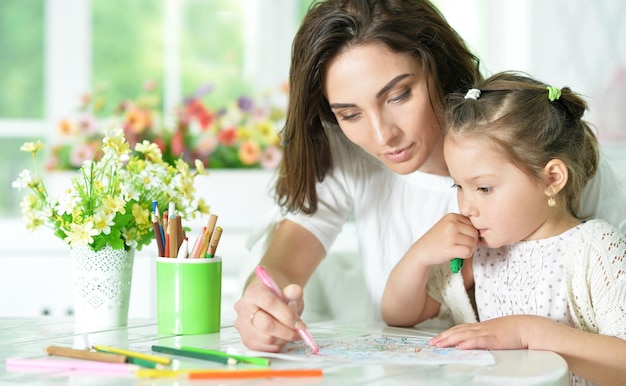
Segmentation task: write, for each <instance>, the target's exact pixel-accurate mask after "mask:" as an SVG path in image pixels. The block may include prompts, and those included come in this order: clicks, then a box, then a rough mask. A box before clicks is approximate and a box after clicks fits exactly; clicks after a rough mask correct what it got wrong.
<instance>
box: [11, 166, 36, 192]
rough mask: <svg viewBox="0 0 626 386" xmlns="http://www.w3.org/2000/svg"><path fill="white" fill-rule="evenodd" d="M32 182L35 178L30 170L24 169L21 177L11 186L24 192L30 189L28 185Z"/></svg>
mask: <svg viewBox="0 0 626 386" xmlns="http://www.w3.org/2000/svg"><path fill="white" fill-rule="evenodd" d="M31 182H33V177H32V175H31V174H30V170H28V169H24V170H22V172H21V173H20V175H19V176H18V177H17V179H16V180H15V181H13V184H12V185H11V186H13V187H14V188H17V189H19V190H22V189H23V188H28V185H29V184H30V183H31Z"/></svg>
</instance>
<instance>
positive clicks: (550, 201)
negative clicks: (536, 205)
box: [548, 197, 556, 208]
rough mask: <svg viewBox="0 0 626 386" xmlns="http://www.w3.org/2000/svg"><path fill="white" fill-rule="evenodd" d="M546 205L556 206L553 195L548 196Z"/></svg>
mask: <svg viewBox="0 0 626 386" xmlns="http://www.w3.org/2000/svg"><path fill="white" fill-rule="evenodd" d="M548 206H549V207H550V208H554V207H555V206H556V201H555V200H554V197H548Z"/></svg>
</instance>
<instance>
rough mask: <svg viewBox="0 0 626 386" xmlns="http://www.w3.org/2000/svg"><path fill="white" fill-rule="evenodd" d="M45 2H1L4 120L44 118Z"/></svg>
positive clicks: (1, 104)
mask: <svg viewBox="0 0 626 386" xmlns="http://www.w3.org/2000/svg"><path fill="white" fill-rule="evenodd" d="M43 12H44V3H43V0H3V1H0V53H1V54H0V84H1V85H2V92H0V117H2V118H42V117H43V111H44V108H43V96H44V80H43V76H44V71H43V53H44V39H43V36H44V34H43V30H44V23H43V20H44V19H43Z"/></svg>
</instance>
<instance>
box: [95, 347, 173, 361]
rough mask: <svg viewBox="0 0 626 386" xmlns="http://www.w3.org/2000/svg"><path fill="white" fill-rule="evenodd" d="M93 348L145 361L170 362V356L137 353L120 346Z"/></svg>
mask: <svg viewBox="0 0 626 386" xmlns="http://www.w3.org/2000/svg"><path fill="white" fill-rule="evenodd" d="M93 349H94V350H96V351H101V352H110V353H114V354H121V355H126V356H128V357H133V358H139V359H145V360H147V361H152V362H155V363H160V364H162V365H169V364H171V363H172V358H168V357H162V356H157V355H150V354H144V353H139V352H134V351H129V350H123V349H121V348H115V347H106V346H93Z"/></svg>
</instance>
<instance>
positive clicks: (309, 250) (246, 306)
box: [234, 220, 326, 351]
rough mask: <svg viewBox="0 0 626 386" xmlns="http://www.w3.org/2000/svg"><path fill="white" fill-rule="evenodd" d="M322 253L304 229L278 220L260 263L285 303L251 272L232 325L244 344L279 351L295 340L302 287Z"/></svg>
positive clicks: (319, 245)
mask: <svg viewBox="0 0 626 386" xmlns="http://www.w3.org/2000/svg"><path fill="white" fill-rule="evenodd" d="M325 254H326V251H325V249H324V247H323V245H322V244H321V243H320V241H319V240H318V239H317V237H315V236H314V235H313V234H312V233H311V232H309V231H308V230H307V229H305V228H304V227H302V226H300V225H298V224H296V223H294V222H292V221H289V220H284V221H282V222H281V223H280V225H279V226H278V228H277V229H276V230H275V231H274V233H273V235H272V238H271V240H270V242H269V245H268V248H267V250H266V251H265V254H264V256H263V258H262V259H261V262H260V264H261V265H263V266H264V267H265V269H266V270H267V271H268V272H269V274H270V276H272V278H273V279H274V280H275V281H276V283H277V284H278V286H279V287H280V288H282V289H283V294H284V295H285V297H286V298H287V299H289V304H286V303H285V302H284V301H283V300H281V299H278V298H277V297H276V296H275V295H274V294H273V293H272V292H271V291H270V290H269V289H268V288H266V287H265V286H264V285H262V284H261V283H259V281H258V280H257V278H256V276H255V275H254V273H252V274H251V275H250V276H249V278H248V280H247V282H246V289H245V290H244V294H243V296H242V298H241V299H239V300H238V301H237V302H236V303H235V311H236V312H237V317H236V319H235V323H234V326H235V328H236V329H237V331H239V334H240V335H241V340H242V342H243V343H244V344H245V345H246V347H248V348H250V349H252V350H263V351H279V350H280V349H281V348H282V347H283V346H284V345H285V343H287V342H288V341H292V340H297V339H299V335H298V333H297V332H296V329H295V326H296V323H302V322H301V321H300V319H299V317H298V316H299V315H300V314H301V313H302V311H303V309H304V304H303V301H302V297H303V292H302V288H303V287H304V285H305V284H306V282H307V281H308V280H309V278H310V277H311V275H312V274H313V272H314V271H315V269H316V268H317V266H318V265H319V263H320V262H321V261H322V259H323V258H324V256H325ZM253 314H254V317H251V316H252V315H253Z"/></svg>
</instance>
